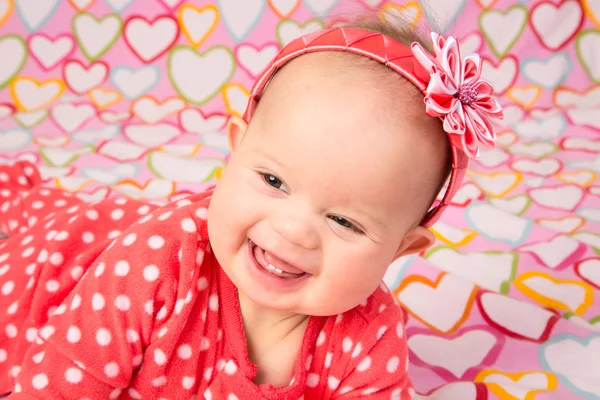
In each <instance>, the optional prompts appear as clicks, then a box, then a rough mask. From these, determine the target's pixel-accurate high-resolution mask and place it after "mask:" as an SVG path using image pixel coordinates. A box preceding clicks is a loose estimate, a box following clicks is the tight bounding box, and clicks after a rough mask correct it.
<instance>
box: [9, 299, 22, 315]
mask: <svg viewBox="0 0 600 400" xmlns="http://www.w3.org/2000/svg"><path fill="white" fill-rule="evenodd" d="M18 309H19V302H18V301H15V302H14V303H12V304H11V305H10V306H9V307H8V309H7V310H6V312H8V313H9V314H11V315H12V314H14V313H16V312H17V310H18Z"/></svg>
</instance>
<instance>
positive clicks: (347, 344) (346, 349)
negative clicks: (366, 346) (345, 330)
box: [342, 337, 352, 353]
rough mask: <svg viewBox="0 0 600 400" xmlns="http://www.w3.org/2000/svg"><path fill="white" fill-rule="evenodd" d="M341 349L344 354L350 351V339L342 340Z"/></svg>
mask: <svg viewBox="0 0 600 400" xmlns="http://www.w3.org/2000/svg"><path fill="white" fill-rule="evenodd" d="M342 349H343V350H344V353H347V352H349V351H350V350H352V339H350V338H349V337H346V338H344V340H343V341H342Z"/></svg>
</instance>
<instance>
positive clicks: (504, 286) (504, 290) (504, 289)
mask: <svg viewBox="0 0 600 400" xmlns="http://www.w3.org/2000/svg"><path fill="white" fill-rule="evenodd" d="M440 250H452V251H454V252H455V253H458V254H461V255H462V256H464V257H466V256H467V254H465V253H462V252H461V251H459V250H458V249H457V248H454V247H452V246H446V245H441V246H436V247H433V248H432V249H430V250H428V251H427V252H426V253H425V254H424V255H423V258H424V259H425V260H428V261H429V258H430V257H431V256H432V255H434V254H435V253H437V252H438V251H440ZM474 253H479V254H489V255H499V254H510V255H512V258H513V260H512V266H511V271H510V276H509V277H508V279H506V280H504V281H502V283H501V284H500V291H499V293H501V294H508V292H509V291H510V287H511V285H512V282H513V281H514V280H515V278H516V277H517V270H518V267H519V253H517V252H514V251H498V250H489V251H477V252H471V253H468V254H474ZM430 263H431V262H430ZM431 265H433V266H434V267H436V268H437V269H440V270H441V269H442V268H440V267H438V266H437V265H435V264H433V263H431ZM448 273H451V272H448ZM465 279H468V278H466V277H465ZM473 283H474V282H473ZM477 286H479V285H477ZM484 289H487V290H489V288H484Z"/></svg>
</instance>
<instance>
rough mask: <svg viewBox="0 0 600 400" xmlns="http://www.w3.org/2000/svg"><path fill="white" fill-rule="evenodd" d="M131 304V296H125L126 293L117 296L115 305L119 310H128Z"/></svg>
mask: <svg viewBox="0 0 600 400" xmlns="http://www.w3.org/2000/svg"><path fill="white" fill-rule="evenodd" d="M130 306H131V301H129V297H127V296H125V295H122V294H121V295H119V296H117V298H116V299H115V307H117V309H118V310H120V311H127V310H129V307H130Z"/></svg>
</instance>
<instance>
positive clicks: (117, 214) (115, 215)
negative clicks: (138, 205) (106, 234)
mask: <svg viewBox="0 0 600 400" xmlns="http://www.w3.org/2000/svg"><path fill="white" fill-rule="evenodd" d="M123 215H125V212H124V211H123V210H121V209H120V208H117V209H116V210H113V211H112V212H111V213H110V217H111V218H112V219H113V220H115V221H118V220H120V219H121V218H123Z"/></svg>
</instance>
